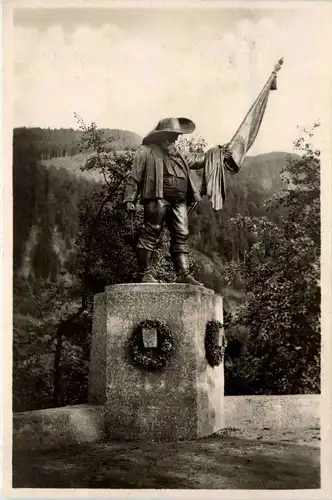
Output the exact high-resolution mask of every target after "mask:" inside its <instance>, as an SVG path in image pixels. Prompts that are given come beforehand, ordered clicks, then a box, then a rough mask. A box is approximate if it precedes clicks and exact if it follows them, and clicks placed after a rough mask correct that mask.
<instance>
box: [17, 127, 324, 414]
mask: <svg viewBox="0 0 332 500" xmlns="http://www.w3.org/2000/svg"><path fill="white" fill-rule="evenodd" d="M27 130H28V129H27ZM26 133H27V132H26V131H25V132H24V137H25V139H24V143H23V146H22V145H21V143H20V141H19V140H17V141H16V142H15V141H14V330H13V343H14V369H13V374H14V386H13V392H14V410H15V411H23V410H28V409H35V408H41V407H49V406H53V405H64V404H78V403H84V402H86V398H87V376H88V366H89V346H90V334H91V312H92V299H93V295H94V294H95V293H98V292H101V291H102V290H103V289H104V286H105V285H109V284H113V283H120V282H130V281H132V279H133V276H134V275H135V273H136V271H137V267H136V266H137V264H136V255H135V243H136V237H137V234H138V231H139V229H140V226H141V224H142V208H141V207H140V208H139V207H138V210H137V212H136V214H135V217H134V220H131V219H130V218H129V217H128V215H127V214H126V213H125V211H124V210H123V206H122V189H123V181H124V179H125V177H126V175H127V174H128V173H129V171H130V167H131V162H132V158H133V155H134V150H133V149H130V148H127V149H125V148H122V149H121V151H119V150H116V149H114V148H113V146H112V144H111V145H110V143H109V137H108V136H107V134H106V139H105V134H103V133H102V131H100V130H98V129H97V127H96V125H95V124H92V125H91V126H89V127H87V126H85V125H84V124H83V123H82V122H81V130H80V133H79V138H80V140H81V141H82V142H83V144H82V146H83V151H85V153H84V154H86V156H85V157H84V158H85V161H84V165H83V169H84V171H85V172H94V173H96V175H97V176H98V177H96V180H94V181H91V180H89V181H87V180H85V179H82V178H78V177H73V176H72V175H71V174H70V173H68V171H67V170H65V169H64V168H56V167H55V166H52V163H51V164H49V166H48V167H44V166H43V165H42V164H40V163H39V159H40V158H41V157H42V156H43V155H44V153H43V151H44V149H45V148H46V149H47V148H48V149H47V157H48V156H49V155H50V154H51V155H52V148H51V146H50V145H49V143H48V142H46V143H45V141H44V140H41V141H40V144H41V146H40V148H41V152H39V151H38V141H35V142H34V147H35V149H36V151H30V150H28V149H27V147H28V144H29V141H27V140H26ZM38 133H40V131H39V132H38ZM309 134H310V132H309ZM46 135H47V137H49V136H51V135H52V134H50V133H49V132H47V134H46ZM21 136H22V133H21V132H20V134H19V138H21ZM62 136H65V134H64V133H62V135H61V137H62ZM57 137H58V135H57ZM14 139H15V138H14ZM117 140H118V139H117ZM70 141H72V133H71V135H70ZM180 142H181V146H182V147H184V148H188V149H191V150H193V149H196V150H202V149H205V147H206V143H205V141H204V140H203V139H201V138H199V139H198V140H197V139H193V138H191V139H190V140H189V141H187V140H186V139H184V138H183V139H181V141H180ZM124 143H125V142H124ZM45 144H46V146H45ZM125 144H126V143H125ZM65 146H66V145H65V144H62V143H61V141H60V142H59V146H58V148H59V150H57V152H54V154H55V153H56V156H59V155H61V151H62V150H63V149H64V148H65ZM77 147H78V146H77ZM297 147H298V152H299V156H294V155H290V157H289V160H288V161H287V164H285V173H284V175H285V178H286V181H285V184H287V188H286V189H284V190H282V191H280V189H279V187H280V186H281V182H280V179H279V177H278V176H277V178H276V179H273V182H275V184H276V186H277V187H278V193H277V197H276V199H274V200H267V198H269V197H270V196H269V192H270V191H269V190H268V189H265V188H264V187H263V188H258V187H257V186H258V182H257V180H258V179H257V177H259V176H260V175H261V174H260V173H259V169H257V168H256V169H255V164H253V165H252V166H250V168H249V167H246V168H245V169H243V170H242V171H241V172H240V174H238V175H237V176H234V177H227V197H226V203H225V206H224V208H223V210H222V211H220V212H214V211H213V210H212V208H211V207H210V205H209V202H208V200H203V201H202V202H201V203H200V204H199V205H198V206H197V208H196V210H195V211H194V213H193V214H192V215H191V217H190V233H191V235H190V246H191V264H192V269H193V273H194V275H195V276H196V277H197V279H199V280H200V281H202V282H203V283H204V284H205V285H206V286H208V287H210V288H213V289H214V290H215V291H217V292H218V293H221V294H222V295H223V296H224V298H225V300H224V303H225V321H224V323H225V326H226V335H227V338H228V346H227V349H226V354H225V375H226V393H227V394H260V393H262V394H263V393H264V394H286V393H288V394H289V393H310V392H314V393H315V392H319V387H320V377H319V374H320V362H319V361H320V324H319V321H320V288H319V255H320V239H319V234H320V229H319V223H320V213H319V198H320V192H319V170H320V162H319V152H317V151H313V150H312V149H311V147H310V144H309V142H308V141H307V140H306V139H305V134H304V135H303V138H302V139H301V140H300V141H299V142H298V143H297ZM43 148H44V149H43ZM75 148H76V146H75ZM46 149H45V151H46ZM22 151H23V152H22ZM75 151H76V149H75ZM45 154H46V153H45ZM70 160H71V157H69V161H70ZM168 244H169V236H168V234H167V232H165V233H164V235H163V237H162V241H161V243H160V246H159V248H158V249H157V251H156V255H155V273H156V277H157V278H158V279H160V280H162V281H173V279H174V272H173V268H172V264H171V262H170V259H169V255H168ZM234 297H237V298H238V303H240V304H242V307H241V308H238V307H236V310H234V307H233V305H234ZM240 354H241V355H240Z"/></svg>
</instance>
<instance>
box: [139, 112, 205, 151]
mask: <svg viewBox="0 0 332 500" xmlns="http://www.w3.org/2000/svg"><path fill="white" fill-rule="evenodd" d="M195 128H196V125H195V124H194V122H193V121H191V120H189V119H188V118H163V119H162V120H160V122H159V123H158V125H157V126H156V127H155V128H154V129H153V130H151V132H149V133H148V134H147V135H146V136H145V137H144V139H143V141H142V143H143V144H145V145H146V144H156V143H159V142H162V141H165V140H167V139H170V138H172V139H174V137H177V136H178V135H180V134H191V133H192V132H193V131H194V130H195Z"/></svg>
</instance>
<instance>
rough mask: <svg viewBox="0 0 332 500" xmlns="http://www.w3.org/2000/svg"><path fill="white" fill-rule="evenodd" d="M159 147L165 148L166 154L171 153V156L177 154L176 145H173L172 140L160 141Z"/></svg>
mask: <svg viewBox="0 0 332 500" xmlns="http://www.w3.org/2000/svg"><path fill="white" fill-rule="evenodd" d="M161 147H162V148H163V149H165V150H166V151H167V152H168V154H170V155H172V156H176V155H177V154H178V149H177V147H176V146H175V143H174V142H169V141H163V142H162V143H161Z"/></svg>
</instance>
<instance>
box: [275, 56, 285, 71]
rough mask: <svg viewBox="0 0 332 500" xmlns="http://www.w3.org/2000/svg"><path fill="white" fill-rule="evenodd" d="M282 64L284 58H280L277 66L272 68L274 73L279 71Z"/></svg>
mask: <svg viewBox="0 0 332 500" xmlns="http://www.w3.org/2000/svg"><path fill="white" fill-rule="evenodd" d="M283 63H284V58H283V57H281V58H280V59H279V61H278V62H277V64H276V65H275V66H274V71H279V70H280V68H281V66H282V65H283Z"/></svg>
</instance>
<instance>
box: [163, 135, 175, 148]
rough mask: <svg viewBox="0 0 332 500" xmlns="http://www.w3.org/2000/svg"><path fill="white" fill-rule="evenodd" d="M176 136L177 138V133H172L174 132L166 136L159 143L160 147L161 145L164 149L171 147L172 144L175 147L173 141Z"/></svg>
mask: <svg viewBox="0 0 332 500" xmlns="http://www.w3.org/2000/svg"><path fill="white" fill-rule="evenodd" d="M177 138H178V135H174V134H172V135H170V136H168V137H167V138H166V139H164V140H163V142H162V143H161V145H162V147H163V148H164V149H169V148H172V146H173V147H175V146H174V143H175V141H176V140H177Z"/></svg>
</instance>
